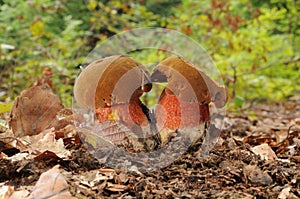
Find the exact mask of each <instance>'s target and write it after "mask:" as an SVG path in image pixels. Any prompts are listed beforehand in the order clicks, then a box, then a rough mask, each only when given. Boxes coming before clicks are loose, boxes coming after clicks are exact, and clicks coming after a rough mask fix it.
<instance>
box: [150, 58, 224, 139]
mask: <svg viewBox="0 0 300 199" xmlns="http://www.w3.org/2000/svg"><path fill="white" fill-rule="evenodd" d="M151 80H152V82H167V86H166V88H165V89H164V90H163V92H162V94H161V96H160V99H159V102H158V106H157V108H156V111H155V115H156V120H157V126H158V129H159V132H160V136H161V138H162V142H167V140H168V138H169V137H170V136H171V135H172V134H174V132H175V131H177V130H178V129H185V130H186V129H191V128H194V129H195V127H199V128H201V129H203V128H202V127H203V125H204V123H205V122H209V120H210V114H209V103H210V102H214V103H215V104H216V106H217V107H222V106H224V105H225V103H226V90H225V87H224V86H221V85H219V84H217V83H215V82H214V81H213V80H212V79H210V78H209V77H208V76H207V75H206V74H204V72H203V71H201V70H200V69H197V68H196V67H195V66H194V65H192V64H191V63H189V62H187V61H185V60H183V59H181V58H179V57H177V56H171V57H169V58H167V59H165V60H163V61H162V62H160V63H159V64H158V65H157V66H156V67H155V68H154V70H153V73H152V75H151ZM196 129H197V128H196Z"/></svg>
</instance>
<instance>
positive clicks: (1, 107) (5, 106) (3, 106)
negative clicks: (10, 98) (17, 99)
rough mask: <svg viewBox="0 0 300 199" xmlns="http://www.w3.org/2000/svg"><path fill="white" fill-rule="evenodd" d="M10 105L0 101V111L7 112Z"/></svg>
mask: <svg viewBox="0 0 300 199" xmlns="http://www.w3.org/2000/svg"><path fill="white" fill-rule="evenodd" d="M11 107H12V104H11V103H9V104H3V103H0V113H6V112H9V111H10V109H11Z"/></svg>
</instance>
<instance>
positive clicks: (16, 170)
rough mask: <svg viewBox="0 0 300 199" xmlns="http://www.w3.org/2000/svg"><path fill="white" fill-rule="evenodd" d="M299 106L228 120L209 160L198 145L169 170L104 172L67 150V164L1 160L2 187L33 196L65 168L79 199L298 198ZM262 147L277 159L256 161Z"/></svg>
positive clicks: (257, 108) (78, 151) (80, 152)
mask: <svg viewBox="0 0 300 199" xmlns="http://www.w3.org/2000/svg"><path fill="white" fill-rule="evenodd" d="M299 101H300V100H299V99H297V98H292V99H290V100H289V101H288V102H285V103H277V104H263V105H253V106H251V107H249V108H247V109H245V110H244V111H240V112H236V113H233V112H228V113H227V117H226V119H225V124H226V125H225V129H224V130H223V131H222V133H221V138H220V139H219V141H218V143H217V144H216V145H215V146H214V148H213V149H212V150H211V151H210V154H209V155H208V156H206V157H203V158H197V155H196V154H195V152H196V151H198V148H199V147H200V145H201V142H198V143H196V144H195V145H194V146H193V147H191V148H190V149H189V151H188V152H186V153H185V154H184V155H183V156H181V157H180V158H179V159H177V160H176V161H175V162H174V163H172V164H171V165H169V166H168V167H165V168H163V169H159V170H157V171H154V172H151V173H146V174H142V173H138V172H134V173H125V172H121V171H119V170H112V169H105V166H104V165H103V164H100V163H98V162H97V160H95V159H94V158H93V157H92V156H91V155H90V154H89V153H88V152H87V151H86V150H85V149H84V147H83V146H81V145H80V144H69V145H68V146H67V147H68V149H70V151H71V153H72V155H71V158H69V159H60V158H55V157H52V158H50V157H48V156H47V158H45V159H42V160H33V159H31V160H22V161H16V162H12V161H11V160H7V159H5V158H1V159H0V182H4V183H5V184H6V185H12V186H15V188H16V190H18V189H24V188H26V189H28V190H30V189H31V188H30V186H34V185H35V183H36V181H37V180H38V178H39V176H40V174H41V173H43V172H45V171H47V170H48V169H50V168H52V167H53V166H54V165H56V164H59V165H61V173H62V174H63V175H64V177H65V179H66V180H67V182H68V184H69V185H70V187H69V189H70V193H71V194H72V195H74V196H75V197H77V198H103V197H105V198H300V150H299V149H300V128H299V127H300V103H299ZM263 143H267V144H269V146H271V148H272V149H273V151H275V152H276V156H277V159H275V160H268V161H267V160H263V159H262V158H261V157H260V156H259V155H256V154H255V153H253V151H252V147H254V146H258V145H260V144H263ZM2 148H4V147H3V146H2ZM11 150H12V149H11ZM12 153H13V152H12ZM14 153H17V152H14Z"/></svg>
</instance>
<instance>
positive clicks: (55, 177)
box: [27, 165, 75, 199]
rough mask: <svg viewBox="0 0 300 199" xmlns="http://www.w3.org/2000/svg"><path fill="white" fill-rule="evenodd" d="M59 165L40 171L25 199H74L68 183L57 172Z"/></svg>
mask: <svg viewBox="0 0 300 199" xmlns="http://www.w3.org/2000/svg"><path fill="white" fill-rule="evenodd" d="M58 167H59V166H58V165H57V166H54V167H53V168H52V169H50V170H48V171H47V172H45V173H42V175H41V176H40V178H39V180H38V181H37V183H36V185H35V187H34V188H33V191H32V192H31V194H30V195H29V197H27V199H43V198H48V199H61V198H64V199H75V197H73V196H72V195H71V194H70V193H69V190H68V184H67V182H66V180H65V178H64V177H63V175H61V173H60V172H59V168H58Z"/></svg>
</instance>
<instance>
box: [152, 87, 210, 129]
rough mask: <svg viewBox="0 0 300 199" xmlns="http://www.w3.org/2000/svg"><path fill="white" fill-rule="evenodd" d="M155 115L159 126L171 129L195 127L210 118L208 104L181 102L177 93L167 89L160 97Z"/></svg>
mask: <svg viewBox="0 0 300 199" xmlns="http://www.w3.org/2000/svg"><path fill="white" fill-rule="evenodd" d="M155 115H156V120H157V126H158V128H168V129H171V130H176V129H178V128H188V127H195V126H197V125H199V124H201V123H203V122H206V121H209V119H210V117H209V106H208V104H203V105H201V104H199V103H197V102H180V100H179V99H178V98H177V96H176V95H174V94H173V93H172V92H170V91H168V92H166V90H164V91H163V93H162V95H161V97H160V99H159V103H158V106H157V108H156V112H155Z"/></svg>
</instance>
